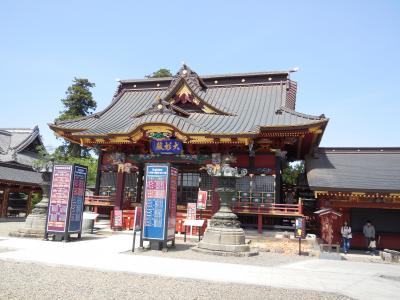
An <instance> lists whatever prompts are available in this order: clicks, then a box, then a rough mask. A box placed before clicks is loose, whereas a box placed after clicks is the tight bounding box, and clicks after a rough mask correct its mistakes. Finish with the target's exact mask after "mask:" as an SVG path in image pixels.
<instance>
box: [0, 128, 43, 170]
mask: <svg viewBox="0 0 400 300" xmlns="http://www.w3.org/2000/svg"><path fill="white" fill-rule="evenodd" d="M37 139H38V140H39V143H40V144H42V145H43V143H42V140H41V137H40V133H39V127H38V126H35V127H34V128H33V129H30V128H1V129H0V162H16V163H19V164H22V165H27V166H32V163H33V161H34V160H35V159H36V158H37V154H36V153H35V152H32V151H27V150H25V149H26V148H27V147H28V146H29V145H30V144H31V143H32V142H34V141H35V140H37Z"/></svg>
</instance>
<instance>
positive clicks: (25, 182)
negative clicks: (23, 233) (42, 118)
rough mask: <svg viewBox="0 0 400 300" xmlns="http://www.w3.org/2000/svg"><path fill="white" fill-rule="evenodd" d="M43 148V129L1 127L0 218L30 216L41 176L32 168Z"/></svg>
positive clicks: (38, 190)
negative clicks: (39, 151) (40, 147)
mask: <svg viewBox="0 0 400 300" xmlns="http://www.w3.org/2000/svg"><path fill="white" fill-rule="evenodd" d="M38 146H43V142H42V139H41V137H40V133H39V127H37V126H36V127H34V128H33V129H29V128H0V217H7V216H19V215H20V213H24V214H25V215H27V214H29V213H30V211H31V209H32V194H33V193H34V192H41V189H40V187H39V183H40V182H41V181H42V178H41V175H40V174H39V173H37V172H35V171H34V170H33V169H32V166H33V162H34V160H35V159H37V157H38V151H37V147H38Z"/></svg>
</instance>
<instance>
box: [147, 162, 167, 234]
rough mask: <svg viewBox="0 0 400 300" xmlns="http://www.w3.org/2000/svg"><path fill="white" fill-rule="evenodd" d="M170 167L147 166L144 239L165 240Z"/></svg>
mask: <svg viewBox="0 0 400 300" xmlns="http://www.w3.org/2000/svg"><path fill="white" fill-rule="evenodd" d="M168 177H169V166H168V165H157V164H154V165H147V166H146V180H145V192H144V193H145V199H144V211H143V238H144V239H151V240H164V238H165V228H166V227H165V226H166V208H167V197H168V180H169V178H168Z"/></svg>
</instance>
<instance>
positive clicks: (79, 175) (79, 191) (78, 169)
mask: <svg viewBox="0 0 400 300" xmlns="http://www.w3.org/2000/svg"><path fill="white" fill-rule="evenodd" d="M87 172H88V170H87V168H86V167H82V166H74V172H73V180H72V194H71V204H70V214H69V224H68V232H70V233H73V232H80V231H81V230H82V214H83V204H84V202H85V190H86V178H87Z"/></svg>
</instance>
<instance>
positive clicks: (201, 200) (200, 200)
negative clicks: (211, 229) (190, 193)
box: [197, 191, 207, 209]
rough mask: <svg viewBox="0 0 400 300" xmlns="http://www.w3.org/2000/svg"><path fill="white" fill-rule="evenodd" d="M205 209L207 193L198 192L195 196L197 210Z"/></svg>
mask: <svg viewBox="0 0 400 300" xmlns="http://www.w3.org/2000/svg"><path fill="white" fill-rule="evenodd" d="M206 207H207V191H199V193H198V195H197V208H198V209H206Z"/></svg>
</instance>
